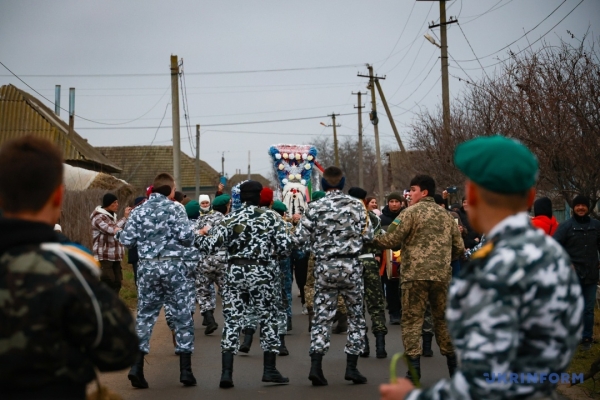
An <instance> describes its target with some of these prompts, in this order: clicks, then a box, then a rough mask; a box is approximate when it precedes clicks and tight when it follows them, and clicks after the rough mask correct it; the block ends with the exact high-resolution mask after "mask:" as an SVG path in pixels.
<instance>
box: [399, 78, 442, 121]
mask: <svg viewBox="0 0 600 400" xmlns="http://www.w3.org/2000/svg"><path fill="white" fill-rule="evenodd" d="M440 79H442V76H441V75H440V76H439V77H438V78H437V80H436V81H435V82H434V83H433V86H431V88H430V89H429V90H428V91H427V93H425V96H423V97H422V98H421V100H419V101H418V102H416V103H415V104H414V105H413V106H412V107H411V108H409V109H407V110H406V111H404V112H401V113H400V114H394V117H399V116H401V115H404V114H406V113H409V112H410V113H412V114H415V113H414V112H413V111H412V109H413V108H415V107H416V106H418V105H420V104H421V102H422V101H423V100H425V97H427V96H428V95H429V93H430V92H431V91H432V90H433V88H434V87H435V85H437V83H438V82H439V81H440ZM392 105H393V104H392Z"/></svg>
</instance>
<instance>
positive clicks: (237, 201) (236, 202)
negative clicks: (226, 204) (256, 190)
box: [231, 179, 248, 211]
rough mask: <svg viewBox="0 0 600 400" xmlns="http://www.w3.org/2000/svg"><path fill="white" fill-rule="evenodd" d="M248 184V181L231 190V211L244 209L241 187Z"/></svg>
mask: <svg viewBox="0 0 600 400" xmlns="http://www.w3.org/2000/svg"><path fill="white" fill-rule="evenodd" d="M244 182H248V180H247V179H246V180H245V181H242V182H240V183H238V184H237V185H235V186H234V187H232V188H231V211H235V210H239V209H240V208H242V200H241V198H240V186H242V183H244Z"/></svg>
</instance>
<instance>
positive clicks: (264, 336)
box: [196, 203, 291, 354]
mask: <svg viewBox="0 0 600 400" xmlns="http://www.w3.org/2000/svg"><path fill="white" fill-rule="evenodd" d="M209 234H210V235H209V236H199V237H198V238H197V239H196V246H198V248H199V249H200V250H201V251H203V252H207V253H210V252H214V251H215V249H218V248H220V247H221V246H223V245H225V246H227V251H228V262H229V271H228V273H227V278H226V285H225V286H224V288H223V291H222V297H223V316H224V317H225V327H224V329H223V338H222V340H221V350H222V351H223V352H232V353H234V354H235V353H237V351H238V348H239V335H240V332H241V330H242V325H243V323H244V314H245V312H246V310H247V307H246V304H245V302H244V300H243V297H244V296H246V295H247V296H248V299H249V307H250V308H251V309H254V310H256V313H257V315H258V317H259V320H260V322H261V332H260V339H261V340H260V342H261V347H262V349H263V350H264V351H267V352H274V353H278V352H279V345H280V341H279V336H278V315H279V309H278V302H279V301H280V299H281V289H280V285H278V284H274V282H278V281H279V280H280V276H279V268H278V267H275V264H274V263H273V261H272V260H273V256H274V255H278V256H282V257H286V256H288V255H289V252H290V249H291V240H290V236H289V235H288V234H287V233H286V228H285V225H284V224H283V220H281V219H280V218H276V217H275V215H274V214H273V213H272V212H267V211H266V210H263V209H260V208H259V207H256V206H253V205H248V204H246V203H244V205H243V206H242V208H240V209H238V210H236V211H233V212H231V213H230V214H228V215H227V216H226V217H225V218H224V219H223V221H222V222H221V224H220V225H217V226H215V227H213V228H212V229H211V230H210V232H209Z"/></svg>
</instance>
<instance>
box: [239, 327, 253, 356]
mask: <svg viewBox="0 0 600 400" xmlns="http://www.w3.org/2000/svg"><path fill="white" fill-rule="evenodd" d="M253 335H254V329H252V328H246V329H245V330H244V343H242V345H241V346H240V351H241V352H242V353H248V352H249V351H250V346H252V337H253Z"/></svg>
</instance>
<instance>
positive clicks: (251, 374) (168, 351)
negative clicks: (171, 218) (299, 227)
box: [100, 286, 448, 400]
mask: <svg viewBox="0 0 600 400" xmlns="http://www.w3.org/2000/svg"><path fill="white" fill-rule="evenodd" d="M294 289H296V288H295V286H294ZM218 303H220V301H218ZM293 314H294V315H293V330H292V331H291V332H288V335H287V336H286V344H287V347H288V349H289V351H290V355H289V356H286V357H278V358H277V368H278V369H279V371H280V372H281V373H282V374H283V375H284V376H287V377H289V378H290V383H289V384H288V385H273V384H265V383H263V382H261V378H262V365H263V353H262V350H261V349H260V345H259V341H258V337H257V335H256V334H255V338H254V342H253V344H252V349H251V350H250V353H249V354H248V355H245V354H243V353H239V354H238V355H237V356H236V357H235V361H234V367H233V380H234V384H235V387H234V388H232V389H220V388H219V378H220V376H221V349H220V339H221V332H222V328H223V316H222V313H221V311H220V308H218V309H217V312H216V315H215V316H216V320H217V322H218V324H219V329H218V330H217V331H216V332H214V333H213V334H212V335H209V336H206V335H204V327H203V326H202V318H201V317H200V316H199V315H198V314H196V315H197V317H196V318H195V328H196V330H195V333H196V339H195V346H196V350H195V352H194V355H193V357H192V370H193V372H194V375H195V376H196V379H197V380H198V385H197V386H194V387H184V386H183V385H182V384H181V383H179V357H177V356H176V355H175V354H174V351H173V343H172V340H171V333H170V331H169V329H168V327H167V325H166V323H165V318H164V314H163V313H162V312H161V315H160V316H159V318H158V321H157V323H156V326H155V328H154V333H153V335H152V339H151V344H150V346H151V347H150V354H149V355H148V356H146V360H147V362H146V364H145V367H144V374H145V377H146V380H147V381H148V383H149V385H150V388H149V389H136V388H133V387H131V385H130V382H129V380H128V379H127V372H128V371H127V370H125V371H120V372H114V373H106V374H102V375H101V378H100V380H101V382H102V383H103V384H105V385H107V386H108V387H109V388H110V389H111V390H113V391H115V392H117V393H118V394H120V395H121V396H122V397H123V398H124V399H145V400H155V399H181V400H186V399H200V398H202V399H206V398H212V399H239V398H244V399H306V398H310V399H343V398H353V397H355V396H360V398H362V399H376V398H379V391H378V388H379V385H380V384H381V383H385V382H388V381H389V379H390V373H389V368H390V360H391V356H392V355H393V354H394V353H396V352H401V351H402V350H403V347H402V340H401V330H400V326H398V325H393V326H388V329H389V333H388V335H387V337H386V342H387V346H386V348H387V351H388V358H385V359H377V358H375V348H374V338H373V336H372V335H371V334H369V337H370V341H371V345H372V348H371V356H370V357H369V358H360V359H359V362H358V369H359V370H360V371H361V373H362V374H363V375H365V376H366V377H367V379H368V383H367V384H364V385H356V384H353V383H352V382H348V381H345V380H344V371H345V367H346V355H345V354H344V344H345V342H346V335H335V334H334V335H332V343H331V348H330V350H329V352H328V353H327V355H326V356H325V357H324V360H323V372H324V374H325V377H326V378H327V380H328V381H329V386H325V387H313V386H312V385H311V382H310V381H309V380H308V372H309V370H310V357H309V355H308V348H309V344H310V334H309V333H308V317H307V316H306V315H302V313H301V305H300V298H298V297H297V291H296V292H295V293H294V307H293ZM367 324H368V325H369V326H370V320H369V316H368V315H367ZM421 364H422V367H421V368H422V373H423V377H422V384H423V386H424V387H428V386H431V385H432V384H433V383H435V382H436V381H437V380H439V379H442V378H447V377H448V370H447V368H446V359H445V357H442V356H441V355H440V353H439V349H438V347H437V345H436V344H435V343H434V357H431V358H422V359H421ZM405 373H406V366H405V365H403V364H401V365H399V366H398V374H399V375H401V376H403V375H404V374H405Z"/></svg>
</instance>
